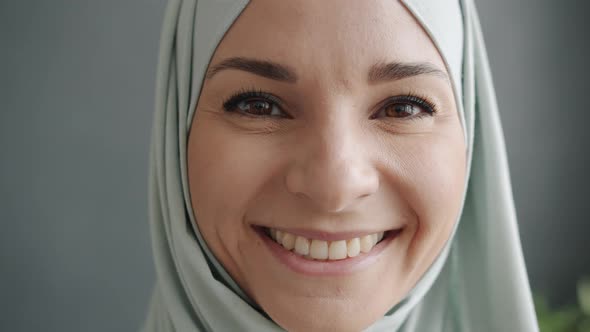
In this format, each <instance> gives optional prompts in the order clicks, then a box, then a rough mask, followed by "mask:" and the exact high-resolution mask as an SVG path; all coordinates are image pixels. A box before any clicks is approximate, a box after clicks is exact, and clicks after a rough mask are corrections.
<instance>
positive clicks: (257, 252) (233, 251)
mask: <svg viewBox="0 0 590 332" xmlns="http://www.w3.org/2000/svg"><path fill="white" fill-rule="evenodd" d="M156 103H157V105H156V118H155V125H154V135H153V144H152V156H151V158H152V159H151V163H152V164H151V166H152V168H151V177H150V179H151V188H150V206H151V211H150V212H151V226H152V237H153V247H154V255H155V264H156V270H157V285H156V288H155V291H154V296H153V299H152V305H151V308H150V312H149V316H148V319H147V322H146V326H145V330H146V331H239V330H243V331H279V330H281V329H285V330H289V331H360V330H369V331H535V330H537V326H536V323H535V317H534V312H533V308H532V304H531V303H532V301H531V296H530V291H529V286H528V281H527V277H526V272H525V268H524V263H523V260H522V254H521V249H520V243H519V239H518V232H517V228H516V220H515V217H514V208H513V203H512V198H511V192H510V184H509V178H508V168H507V164H506V159H505V152H504V143H503V139H502V134H501V128H500V123H499V119H498V112H497V109H496V104H495V100H494V92H493V88H492V85H491V79H490V74H489V69H488V64H487V59H486V55H485V50H484V46H483V42H482V36H481V32H480V31H479V24H478V21H477V16H476V14H475V9H474V7H473V3H472V2H471V1H469V0H465V1H460V2H458V1H451V0H449V1H440V0H436V1H435V0H431V1H426V0H405V1H401V2H398V1H390V0H389V1H387V0H375V1H354V0H340V1H313V0H297V1H273V0H253V1H251V2H249V3H248V1H237V0H234V1H199V2H196V1H194V0H192V1H191V0H175V1H171V2H170V4H169V7H168V11H167V14H166V17H165V22H164V29H163V35H162V44H161V54H160V67H159V76H158V86H157V100H156Z"/></svg>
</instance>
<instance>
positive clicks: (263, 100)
mask: <svg viewBox="0 0 590 332" xmlns="http://www.w3.org/2000/svg"><path fill="white" fill-rule="evenodd" d="M222 106H223V109H224V110H225V111H226V112H229V113H235V114H238V115H245V116H250V117H256V118H267V117H271V118H288V117H289V116H288V114H286V113H285V112H284V111H283V109H282V107H281V101H280V100H279V99H278V98H277V97H275V96H273V95H271V94H269V93H266V92H262V91H244V92H238V93H237V94H234V95H233V96H231V97H230V98H229V99H228V100H227V101H225V102H224V103H223V105H222Z"/></svg>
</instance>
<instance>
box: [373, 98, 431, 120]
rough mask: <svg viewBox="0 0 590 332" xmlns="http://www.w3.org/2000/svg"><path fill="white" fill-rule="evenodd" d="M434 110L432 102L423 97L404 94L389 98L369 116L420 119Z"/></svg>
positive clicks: (375, 117)
mask: <svg viewBox="0 0 590 332" xmlns="http://www.w3.org/2000/svg"><path fill="white" fill-rule="evenodd" d="M435 112H436V110H435V106H434V104H432V103H430V102H428V101H426V100H425V99H423V98H420V97H416V96H412V95H406V96H395V97H392V98H390V99H389V100H388V101H387V102H385V103H384V105H383V106H381V107H380V109H379V111H378V112H377V113H375V114H373V115H372V116H371V119H377V118H397V119H408V120H410V119H412V120H413V119H420V118H422V117H424V116H432V115H434V113H435Z"/></svg>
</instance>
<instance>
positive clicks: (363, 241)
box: [260, 227, 401, 261]
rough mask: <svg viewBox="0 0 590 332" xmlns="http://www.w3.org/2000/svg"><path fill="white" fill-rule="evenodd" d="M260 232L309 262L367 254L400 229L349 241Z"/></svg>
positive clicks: (272, 229) (270, 229) (263, 229)
mask: <svg viewBox="0 0 590 332" xmlns="http://www.w3.org/2000/svg"><path fill="white" fill-rule="evenodd" d="M260 230H261V231H262V233H263V234H264V235H265V236H267V237H269V238H270V239H272V241H274V242H275V243H278V244H279V245H281V246H282V247H283V248H284V249H285V250H287V251H290V252H292V253H294V254H296V255H298V256H300V257H302V258H305V259H307V260H311V261H337V260H344V259H347V258H353V257H357V256H359V255H362V254H368V253H370V252H371V251H372V250H373V248H374V247H375V246H377V245H378V244H379V243H380V242H383V240H385V239H388V238H389V237H392V236H395V235H397V234H398V233H399V232H400V231H401V229H398V230H391V231H385V232H377V233H372V234H366V235H363V236H360V237H353V238H349V239H340V240H334V241H326V240H321V239H312V238H307V237H305V236H302V235H295V234H291V233H289V232H286V231H283V230H278V229H274V228H268V227H261V229H260Z"/></svg>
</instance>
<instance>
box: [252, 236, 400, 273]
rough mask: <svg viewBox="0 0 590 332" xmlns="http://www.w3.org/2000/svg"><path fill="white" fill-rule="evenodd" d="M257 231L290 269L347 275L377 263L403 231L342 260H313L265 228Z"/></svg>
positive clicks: (275, 254)
mask: <svg viewBox="0 0 590 332" xmlns="http://www.w3.org/2000/svg"><path fill="white" fill-rule="evenodd" d="M255 230H256V233H258V235H259V236H260V237H261V238H262V241H263V242H264V244H265V245H266V247H267V248H268V249H269V250H270V252H271V253H272V254H273V256H274V257H276V258H277V259H278V260H279V262H281V263H282V264H283V265H285V266H287V267H288V268H289V269H290V270H292V271H294V272H296V273H300V274H304V275H308V276H318V277H319V276H345V275H348V274H352V273H355V272H357V271H360V270H364V269H366V268H368V267H369V266H370V265H371V264H373V263H375V262H376V261H377V260H378V259H379V256H380V255H381V254H382V253H383V251H384V250H385V248H386V247H387V246H388V245H389V244H390V243H391V242H392V241H393V240H394V239H395V238H396V237H397V236H398V235H399V234H400V233H401V230H396V231H390V232H388V233H387V236H386V237H384V238H383V240H381V242H379V243H378V244H377V245H375V247H373V249H371V251H369V252H368V253H361V254H359V255H358V256H356V257H349V258H345V259H340V260H333V261H330V260H311V259H307V258H303V257H302V256H300V255H297V254H295V253H294V252H292V251H289V250H287V249H285V248H283V246H281V245H280V244H278V243H276V242H275V241H274V240H272V239H271V238H270V237H268V235H266V232H265V230H264V229H262V228H259V227H256V228H255Z"/></svg>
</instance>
